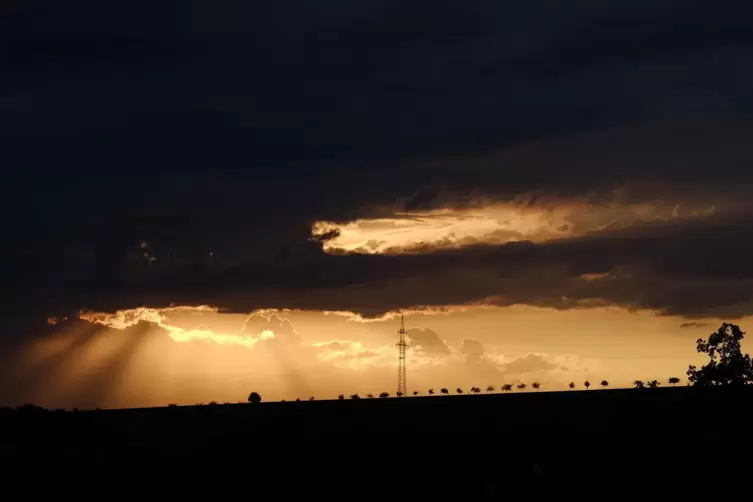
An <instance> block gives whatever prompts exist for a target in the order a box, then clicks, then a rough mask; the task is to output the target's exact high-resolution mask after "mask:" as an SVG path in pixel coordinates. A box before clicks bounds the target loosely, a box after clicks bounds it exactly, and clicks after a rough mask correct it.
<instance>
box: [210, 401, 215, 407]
mask: <svg viewBox="0 0 753 502" xmlns="http://www.w3.org/2000/svg"><path fill="white" fill-rule="evenodd" d="M209 406H217V401H209Z"/></svg>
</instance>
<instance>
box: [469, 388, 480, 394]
mask: <svg viewBox="0 0 753 502" xmlns="http://www.w3.org/2000/svg"><path fill="white" fill-rule="evenodd" d="M471 392H473V393H474V394H480V393H481V387H473V388H472V389H471Z"/></svg>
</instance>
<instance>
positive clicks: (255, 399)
mask: <svg viewBox="0 0 753 502" xmlns="http://www.w3.org/2000/svg"><path fill="white" fill-rule="evenodd" d="M248 402H249V403H251V404H259V403H261V396H260V395H259V393H258V392H252V393H251V394H249V395H248Z"/></svg>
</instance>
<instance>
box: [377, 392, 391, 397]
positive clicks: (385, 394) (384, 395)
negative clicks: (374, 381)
mask: <svg viewBox="0 0 753 502" xmlns="http://www.w3.org/2000/svg"><path fill="white" fill-rule="evenodd" d="M379 397H390V393H389V392H382V393H381V394H379Z"/></svg>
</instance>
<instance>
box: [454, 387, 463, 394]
mask: <svg viewBox="0 0 753 502" xmlns="http://www.w3.org/2000/svg"><path fill="white" fill-rule="evenodd" d="M455 392H457V393H458V394H462V393H463V389H461V388H460V387H458V388H457V390H456V391H455Z"/></svg>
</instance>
